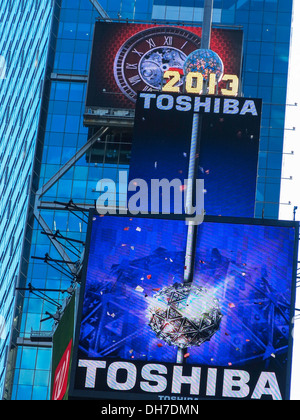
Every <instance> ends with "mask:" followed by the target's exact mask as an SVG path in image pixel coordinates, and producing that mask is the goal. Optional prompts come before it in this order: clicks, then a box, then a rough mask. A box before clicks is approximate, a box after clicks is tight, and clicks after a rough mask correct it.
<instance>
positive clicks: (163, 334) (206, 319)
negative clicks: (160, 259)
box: [148, 284, 222, 349]
mask: <svg viewBox="0 0 300 420" xmlns="http://www.w3.org/2000/svg"><path fill="white" fill-rule="evenodd" d="M148 318H149V320H150V322H149V326H150V327H151V329H152V330H153V331H154V332H155V333H156V335H157V337H158V338H160V339H162V340H164V341H165V342H166V343H167V344H169V345H173V346H175V347H178V348H181V349H185V348H187V347H194V346H200V345H201V344H203V343H204V342H206V341H209V340H210V339H211V338H212V337H213V336H214V335H215V334H216V332H217V331H218V330H219V328H220V323H221V320H222V313H221V310H220V306H219V301H218V299H216V298H215V297H214V296H213V295H212V293H211V292H209V291H208V289H206V288H204V287H197V286H194V285H192V284H175V285H174V286H169V287H164V288H163V289H162V290H160V291H159V292H158V293H156V294H155V295H154V296H153V297H152V298H150V299H149V306H148Z"/></svg>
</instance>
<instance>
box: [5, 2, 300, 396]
mask: <svg viewBox="0 0 300 420" xmlns="http://www.w3.org/2000/svg"><path fill="white" fill-rule="evenodd" d="M42 7H43V6H40V8H37V13H42V10H43V9H42ZM53 7H54V9H55V10H54V11H53V9H50V8H49V10H48V12H44V15H43V16H44V17H45V27H46V28H47V30H48V32H47V31H46V30H44V32H43V33H44V34H49V33H50V36H49V37H48V38H47V36H46V35H45V40H44V47H42V46H40V47H39V51H40V52H41V53H42V51H43V54H44V56H43V57H44V62H43V63H42V62H41V67H39V65H38V68H40V71H41V72H48V74H49V77H48V79H47V84H46V86H45V87H44V90H43V95H42V97H40V96H39V93H38V92H40V91H39V90H38V89H37V91H36V92H35V91H34V93H33V100H36V107H37V106H40V101H42V102H43V106H42V107H41V108H39V111H38V112H37V111H36V112H33V114H34V115H33V117H32V118H35V119H36V120H35V123H36V125H35V127H36V132H35V137H34V138H35V139H36V138H38V141H37V147H36V148H35V152H34V145H32V150H31V149H30V147H31V146H29V144H28V146H26V151H25V152H23V151H21V150H22V148H21V145H22V147H25V146H24V144H25V140H24V138H25V133H26V127H27V128H28V127H30V129H32V130H33V128H32V127H33V126H34V125H33V124H32V123H31V119H30V115H31V114H30V113H28V112H24V113H23V119H22V121H21V122H18V129H19V130H21V131H20V134H19V133H18V132H17V131H16V130H17V127H16V126H17V124H15V125H14V130H15V131H14V134H13V136H12V134H10V137H11V138H14V139H15V140H14V141H13V142H10V143H11V148H12V144H14V145H15V144H16V141H17V140H18V141H20V146H19V147H18V152H19V153H18V156H17V157H18V158H17V157H16V158H15V157H14V156H13V150H16V148H12V151H11V152H10V153H9V150H7V151H5V150H6V149H5V150H4V148H3V146H1V147H2V149H1V160H2V159H5V161H7V160H8V159H10V163H11V166H12V167H14V168H17V166H16V165H18V164H22V162H21V159H22V156H21V155H22V153H27V154H28V157H27V158H26V162H28V165H29V166H28V167H26V168H27V169H26V171H25V168H24V169H23V171H24V172H23V173H24V176H23V175H22V177H21V178H20V179H19V182H22V183H23V184H22V185H20V188H17V189H16V194H18V192H19V191H22V192H23V193H24V190H26V191H28V192H29V197H30V198H31V200H30V201H29V207H28V205H27V201H28V198H26V197H27V195H26V194H25V195H26V196H25V195H24V198H23V203H24V204H23V205H21V199H20V198H19V197H16V198H12V197H13V196H12V197H8V196H9V195H10V194H12V192H13V191H14V189H13V185H15V183H14V181H13V176H12V175H10V174H9V173H8V174H7V180H8V181H7V182H8V183H11V186H9V185H8V184H3V185H2V191H3V192H2V196H1V207H3V208H5V209H7V208H9V206H8V205H7V204H5V205H4V206H2V200H3V197H6V196H7V198H5V202H4V201H3V203H9V200H12V199H13V200H14V202H18V205H19V206H20V208H21V209H22V212H20V216H18V217H20V219H18V220H15V221H14V222H13V221H12V220H13V219H12V218H10V219H9V220H10V221H9V226H10V229H11V230H8V229H7V228H6V227H5V226H4V225H3V223H4V224H5V223H6V222H4V216H2V217H1V224H2V225H3V229H1V230H2V231H3V232H5V235H7V240H6V242H7V245H6V247H5V248H4V245H2V241H1V248H0V249H1V253H2V255H3V257H2V256H1V263H2V264H1V268H0V270H2V271H0V273H3V270H8V267H12V269H11V272H12V274H11V276H9V277H8V276H7V275H5V274H3V275H2V276H0V278H1V280H2V279H3V280H2V282H3V283H1V287H2V284H3V291H2V292H1V297H2V296H5V292H6V290H9V291H10V292H9V296H10V311H11V305H12V302H13V296H14V287H15V282H16V279H18V282H17V291H16V299H15V315H14V323H13V329H12V332H13V334H12V340H11V345H10V352H9V355H8V359H7V362H5V363H6V365H7V366H8V369H7V370H8V372H7V375H6V386H5V389H3V396H4V398H5V399H15V400H19V399H47V398H50V382H51V380H50V370H51V354H52V351H51V343H50V342H49V343H48V342H47V341H46V340H45V342H44V343H43V344H42V345H41V344H39V345H37V344H36V342H35V340H34V339H33V338H34V336H36V337H38V336H39V334H40V337H41V336H42V335H43V334H44V335H45V336H46V335H47V334H48V333H49V335H50V334H51V331H52V330H53V325H54V322H55V319H54V318H55V313H56V311H57V309H58V308H59V305H62V304H63V301H64V299H65V297H66V293H67V292H66V290H67V289H68V288H69V287H70V283H71V284H72V283H73V281H74V280H76V276H75V274H74V273H75V271H74V270H72V264H71V261H70V260H66V261H67V262H68V261H69V264H64V263H63V264H61V265H62V266H63V268H61V265H60V266H58V264H57V262H58V261H61V260H62V252H60V251H61V248H60V246H59V245H58V243H57V241H56V239H55V238H54V235H55V234H57V232H59V235H61V237H60V242H61V244H62V247H63V248H64V249H66V246H68V247H70V244H69V243H68V241H67V239H68V238H71V240H73V242H72V243H73V244H74V243H75V244H76V248H77V250H76V251H75V255H74V254H72V256H73V261H76V260H77V259H78V258H79V259H80V255H81V252H82V250H83V246H84V245H83V243H84V241H85V235H86V227H87V225H86V215H85V213H84V209H86V208H87V207H88V206H89V205H90V206H93V205H94V203H95V200H96V199H97V198H98V196H97V191H96V185H97V182H98V181H99V180H100V179H102V178H109V179H115V180H117V179H118V172H119V170H127V169H128V167H129V159H130V139H129V138H128V136H127V135H124V134H123V135H122V134H120V133H118V132H117V131H115V132H114V133H110V135H107V136H106V137H105V142H103V145H102V146H101V147H95V148H93V150H92V151H86V152H85V153H84V154H82V155H81V156H80V158H79V159H76V162H75V160H74V164H73V165H71V166H68V167H66V166H64V165H65V164H66V163H67V162H68V161H69V160H70V159H71V158H72V157H73V156H74V155H75V154H76V152H78V151H79V150H81V149H82V147H83V146H84V145H85V144H86V143H87V141H88V139H89V138H91V136H92V135H93V133H92V132H91V131H89V130H88V128H86V127H84V126H83V114H84V108H85V94H86V85H87V76H88V70H89V60H90V52H91V47H92V39H93V26H94V23H95V20H96V19H97V18H98V17H99V16H101V17H102V18H106V19H119V20H123V19H125V20H126V19H133V20H135V21H151V20H153V21H157V22H158V23H159V22H160V21H161V22H164V21H168V22H174V23H176V24H178V23H181V24H183V23H184V24H188V23H193V24H199V25H201V23H202V19H203V7H204V0H147V1H144V0H130V1H127V0H102V1H101V2H100V1H95V0H93V1H92V0H91V1H90V0H59V1H58V0H57V1H56V2H54V3H53ZM4 9H5V7H4ZM45 10H47V9H45ZM51 13H52V14H53V13H54V15H55V16H56V17H55V19H53V20H52V27H51V31H50V26H47V25H49V18H50V14H51ZM7 16H8V11H6V14H4V20H6V21H9V18H8V17H7ZM291 19H292V0H255V1H254V0H215V1H214V14H213V24H214V25H215V26H217V27H218V26H220V27H223V26H225V27H239V28H242V29H243V31H244V63H243V74H242V83H243V93H244V95H245V96H247V97H253V98H256V97H258V98H262V99H263V119H262V131H261V144H260V154H259V172H258V186H257V196H256V217H258V218H260V217H262V216H263V217H265V218H275V219H276V218H278V210H279V196H280V183H281V165H282V149H283V140H284V130H285V109H286V91H287V75H288V63H289V45H290V28H291ZM2 20H3V19H2ZM40 21H41V19H40ZM46 21H47V25H46ZM42 22H43V20H42ZM31 29H32V28H31ZM38 30H40V27H39V28H38ZM6 36H8V35H6ZM32 39H33V41H32V42H35V37H34V36H33V38H32ZM43 39H44V38H43ZM0 42H1V41H0ZM47 42H49V43H50V48H48V50H47V48H46V44H47ZM0 45H1V44H0ZM2 48H3V47H2ZM13 48H14V49H15V47H13ZM46 50H47V51H48V65H47V66H46V55H47V51H46ZM0 53H1V51H0ZM2 55H5V54H3V53H2ZM36 55H37V52H36V51H35V53H33V57H36ZM42 64H43V65H42ZM41 79H42V76H41ZM34 81H36V78H34ZM32 83H33V82H32ZM21 86H23V89H24V84H23V85H22V84H21V83H20V92H23V90H22V89H21ZM25 86H26V85H25ZM31 89H32V84H31ZM1 94H2V90H1ZM3 96H4V95H3ZM18 96H19V97H20V94H19V95H18ZM5 97H7V94H6V95H5ZM26 97H27V96H26ZM38 97H39V98H40V99H39V100H37V98H38ZM5 101H7V98H6V99H5ZM5 101H4V102H3V104H2V109H5V110H6V111H5V112H6V113H7V112H8V111H7V109H9V105H8V104H7V102H5ZM32 107H33V105H32ZM2 115H3V118H5V113H2ZM16 115H18V116H19V115H20V114H19V113H16ZM21 115H22V113H21ZM37 115H39V118H37ZM19 118H20V116H19ZM6 119H7V121H10V119H9V118H8V117H6ZM2 126H3V125H2ZM37 132H38V134H37ZM37 136H38V137H37ZM8 144H9V142H8ZM1 145H2V143H1ZM6 147H7V146H6ZM2 150H3V152H2ZM29 150H31V154H30V155H29ZM15 153H16V154H17V152H15ZM5 154H6V155H7V156H6V158H5ZM2 155H3V157H2ZM26 156H27V155H26ZM14 161H16V164H14ZM30 165H31V166H30ZM6 166H7V165H2V166H1V171H3V172H2V174H3V173H4V172H5V171H4V167H6ZM2 168H3V169H2ZM62 168H64V170H63V173H60V175H59V177H58V178H57V180H55V182H51V183H50V186H49V185H48V186H49V188H47V189H46V190H47V191H46V192H45V193H43V202H44V203H48V205H47V204H44V205H41V206H39V208H37V207H35V193H36V192H40V191H41V188H42V187H43V186H45V185H47V183H48V182H49V180H53V176H54V175H55V174H57V173H58V171H60V170H61V169H62ZM29 175H31V178H30V185H29V187H28V182H29V181H28V176H29ZM2 176H3V175H2ZM2 179H3V178H1V182H2ZM70 200H73V202H74V203H77V204H78V207H80V208H82V210H83V211H82V212H81V211H78V207H77V208H74V205H73V204H72V203H70ZM54 202H55V203H56V204H55V205H53V203H54ZM59 203H60V204H59ZM11 206H12V207H11V208H13V209H14V211H13V212H12V216H11V217H14V218H15V217H16V207H15V206H16V204H14V203H13V202H12V204H11ZM6 211H7V210H6ZM26 215H27V221H26V223H25V217H26ZM37 215H40V218H39V217H36V216H37ZM5 217H6V219H8V217H7V216H5ZM12 226H16V228H15V229H19V232H17V230H16V231H15V232H12V229H13V228H12ZM24 231H25V239H24V246H23V250H22V252H21V248H22V247H21V242H22V238H23V232H24ZM51 232H52V233H51ZM45 233H46V234H45ZM13 237H14V238H15V239H14V240H12V238H13ZM56 238H57V236H56ZM50 239H52V240H50ZM74 240H75V241H76V242H74ZM3 244H5V241H4V242H3ZM7 248H9V249H10V250H11V251H9V250H7ZM15 249H16V251H15ZM17 249H18V252H17ZM72 249H73V251H74V248H72ZM21 254H22V255H21ZM67 254H68V255H71V254H70V252H67ZM20 255H21V257H20ZM46 255H47V256H48V257H45V256H46ZM9 258H10V259H11V261H12V262H11V263H9V262H8V260H7V259H9ZM13 261H14V266H13ZM20 261H21V263H20ZM73 261H72V262H73ZM13 267H14V268H13ZM66 267H67V272H66V270H65V268H66ZM57 268H59V270H58V269H57ZM4 279H5V280H4ZM8 279H10V280H9V281H8ZM29 284H30V285H32V286H33V287H34V289H32V288H31V289H30V288H28V285H29ZM1 290H2V289H1ZM37 290H43V291H45V290H46V291H47V292H46V295H43V296H42V298H41V296H40V295H38V293H33V292H36V291H37ZM6 293H8V292H6ZM3 299H4V298H3ZM3 301H4V300H3ZM2 306H3V309H2ZM2 306H1V310H4V305H2ZM1 313H2V312H0V314H1ZM10 313H11V312H10ZM49 314H50V315H49ZM5 316H6V315H5ZM6 319H7V321H8V324H10V323H11V322H12V321H11V318H9V317H7V316H6ZM45 319H46V320H45ZM41 320H42V322H41ZM4 341H5V340H4ZM1 345H2V341H1ZM7 346H8V339H7V340H6V341H5V342H4V343H3V347H1V348H3V350H1V351H3V354H4V352H5V348H6V347H7ZM1 359H2V356H1ZM2 360H6V359H2ZM2 382H3V381H2Z"/></svg>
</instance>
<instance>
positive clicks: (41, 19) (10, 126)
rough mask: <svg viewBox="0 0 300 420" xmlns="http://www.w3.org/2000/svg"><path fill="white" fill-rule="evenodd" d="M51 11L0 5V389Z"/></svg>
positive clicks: (43, 0) (45, 6)
mask: <svg viewBox="0 0 300 420" xmlns="http://www.w3.org/2000/svg"><path fill="white" fill-rule="evenodd" d="M52 12H53V8H52V5H51V2H49V1H47V0H30V1H20V2H13V1H10V0H9V1H3V2H1V4H0V16H1V23H0V54H1V63H2V64H1V63H0V67H1V70H0V195H1V201H0V325H1V328H0V329H1V333H0V390H1V391H2V390H3V389H4V380H5V372H6V364H7V355H8V348H9V341H10V337H11V334H10V332H11V328H10V327H11V325H12V318H13V313H14V296H15V286H16V284H17V280H18V277H19V271H20V259H21V253H22V246H23V238H24V226H25V222H26V215H27V210H28V202H29V190H30V184H31V174H32V168H33V161H34V155H35V148H36V143H37V138H38V132H39V122H40V120H39V116H40V110H41V105H42V93H43V90H44V80H45V77H46V68H47V66H46V63H47V57H48V50H49V48H48V47H49V31H50V27H51V22H52Z"/></svg>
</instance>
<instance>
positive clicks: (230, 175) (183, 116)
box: [129, 93, 262, 217]
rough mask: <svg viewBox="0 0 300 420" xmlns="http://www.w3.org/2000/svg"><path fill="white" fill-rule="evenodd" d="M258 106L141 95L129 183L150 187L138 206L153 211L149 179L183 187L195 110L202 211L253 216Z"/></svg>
mask: <svg viewBox="0 0 300 420" xmlns="http://www.w3.org/2000/svg"><path fill="white" fill-rule="evenodd" d="M161 98H162V99H161ZM261 107H262V102H261V100H260V99H247V98H224V97H216V96H214V97H209V96H195V95H182V94H170V93H168V94H164V93H140V94H139V95H138V100H137V104H136V113H135V125H134V133H133V140H132V150H131V161H130V171H129V181H132V180H134V179H143V180H144V181H146V183H147V185H148V186H149V199H148V203H147V205H148V206H147V205H143V206H142V204H141V203H140V205H141V207H142V209H143V210H149V212H150V211H151V210H152V207H151V204H153V203H151V191H152V190H151V188H150V186H151V181H152V180H153V179H158V180H162V179H167V180H168V181H169V182H172V180H174V179H178V180H180V182H181V184H182V186H184V180H186V179H188V174H189V164H190V150H191V144H192V147H193V142H195V140H196V139H195V138H194V137H193V136H192V133H193V119H194V115H195V114H199V116H200V118H201V119H200V121H199V123H198V127H197V136H198V137H197V138H199V140H198V141H199V145H200V147H199V150H197V160H196V162H197V163H196V165H197V166H196V169H197V178H198V179H203V180H204V209H205V211H206V214H208V215H216V216H233V217H254V213H255V195H256V184H257V169H258V153H259V140H260V122H261ZM174 197H175V195H174V194H173V191H172V194H171V200H172V199H174ZM154 204H155V203H154ZM173 208H174V205H173V201H172V202H171V204H170V209H171V210H172V209H173ZM182 208H183V207H182ZM171 213H172V211H171Z"/></svg>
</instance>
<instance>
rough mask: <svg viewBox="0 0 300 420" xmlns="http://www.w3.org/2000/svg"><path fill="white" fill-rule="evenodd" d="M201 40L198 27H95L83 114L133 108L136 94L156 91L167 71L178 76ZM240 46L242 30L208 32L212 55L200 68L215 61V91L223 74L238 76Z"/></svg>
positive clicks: (114, 25)
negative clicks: (103, 109)
mask: <svg viewBox="0 0 300 420" xmlns="http://www.w3.org/2000/svg"><path fill="white" fill-rule="evenodd" d="M201 35H202V28H199V27H182V26H166V25H165V26H162V25H155V24H132V23H105V22H97V23H96V25H95V31H94V41H93V50H92V57H91V64H90V73H89V82H88V90H87V98H86V107H87V110H89V109H90V110H92V109H93V108H102V107H103V108H125V109H134V105H135V101H136V98H137V93H138V92H140V91H146V92H147V91H148V92H149V91H160V90H161V89H162V87H163V76H164V73H165V72H166V71H168V70H172V69H175V70H177V71H179V72H182V70H183V68H184V65H185V64H186V65H188V64H189V62H188V61H187V59H188V58H189V57H191V56H190V55H191V53H193V52H194V51H197V50H199V49H200V47H201ZM242 45H243V32H242V31H240V30H229V29H215V28H214V29H213V30H212V36H211V50H212V51H213V54H215V55H214V56H213V57H210V60H209V61H207V63H206V64H205V65H207V66H208V65H214V64H215V57H218V61H219V67H220V69H219V70H220V74H219V76H220V77H218V80H219V81H220V83H219V86H218V89H219V91H220V92H221V89H222V88H223V89H224V88H226V86H227V82H226V81H225V80H226V77H225V75H235V76H237V77H240V73H241V61H242ZM191 59H193V58H192V57H191ZM222 77H223V78H224V81H222ZM216 93H217V94H218V92H216Z"/></svg>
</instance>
